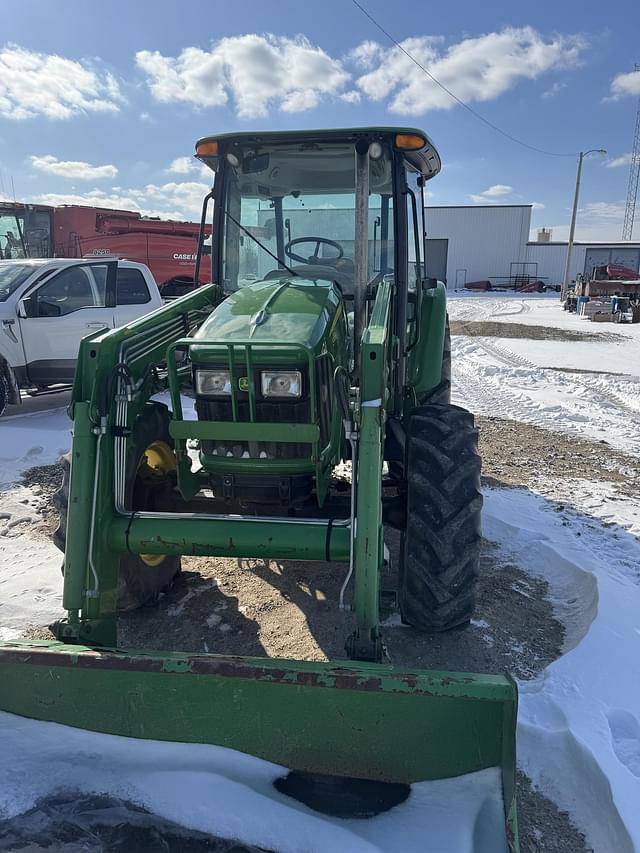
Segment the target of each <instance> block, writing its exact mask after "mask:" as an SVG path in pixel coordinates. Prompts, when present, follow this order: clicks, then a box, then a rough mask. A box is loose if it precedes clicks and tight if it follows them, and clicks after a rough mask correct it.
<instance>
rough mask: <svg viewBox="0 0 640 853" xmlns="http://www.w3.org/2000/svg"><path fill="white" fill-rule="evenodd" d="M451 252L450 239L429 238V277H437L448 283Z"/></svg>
mask: <svg viewBox="0 0 640 853" xmlns="http://www.w3.org/2000/svg"><path fill="white" fill-rule="evenodd" d="M448 253H449V241H448V240H440V239H437V240H436V239H433V240H430V239H427V265H426V266H427V277H428V278H437V279H438V281H443V282H444V283H445V284H446V283H447V255H448Z"/></svg>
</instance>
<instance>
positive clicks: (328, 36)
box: [0, 0, 640, 239]
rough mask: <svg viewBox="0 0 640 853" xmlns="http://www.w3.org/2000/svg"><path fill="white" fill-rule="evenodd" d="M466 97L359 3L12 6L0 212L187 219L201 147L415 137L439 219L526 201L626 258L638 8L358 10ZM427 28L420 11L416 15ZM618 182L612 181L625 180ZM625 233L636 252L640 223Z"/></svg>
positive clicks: (159, 1) (562, 228)
mask: <svg viewBox="0 0 640 853" xmlns="http://www.w3.org/2000/svg"><path fill="white" fill-rule="evenodd" d="M362 2H363V5H365V6H366V8H367V9H368V10H369V12H370V13H371V14H372V15H374V16H375V17H376V18H377V19H378V21H379V22H380V23H381V24H382V25H383V26H384V27H385V28H386V29H387V30H389V31H390V32H391V33H392V34H393V36H394V37H395V38H396V39H397V40H398V41H400V42H402V44H403V45H404V46H405V47H406V48H407V49H408V50H409V51H410V52H411V53H412V55H414V56H416V58H418V59H419V60H420V61H421V62H423V64H425V65H427V66H428V67H429V68H430V70H432V71H433V73H434V74H435V75H436V76H437V77H439V79H441V80H442V81H443V82H444V83H446V85H447V86H448V87H449V88H450V89H451V90H452V91H453V92H455V93H456V94H457V95H458V96H459V97H461V98H462V99H464V100H465V101H467V102H468V103H469V104H471V105H472V106H473V108H474V109H476V110H477V111H479V112H481V113H482V114H483V115H484V116H485V117H486V118H487V119H489V120H490V121H492V122H494V123H495V124H498V125H499V126H501V127H503V128H504V129H505V130H507V131H508V132H510V133H512V134H513V135H515V136H518V137H520V138H521V139H524V140H525V141H527V142H529V143H531V144H533V145H535V146H539V147H540V148H544V149H547V150H551V151H554V152H559V153H569V154H571V155H573V156H569V157H552V156H544V155H541V154H537V153H535V152H533V151H529V150H527V149H526V148H523V147H521V146H519V145H516V144H514V143H513V142H510V141H509V140H507V139H505V138H504V137H502V136H500V135H499V134H497V133H495V132H494V131H493V130H491V129H489V128H488V127H486V126H485V125H483V124H482V123H481V122H479V121H478V120H477V119H476V118H475V117H473V116H472V115H470V114H469V113H468V112H467V111H466V110H464V109H463V108H461V107H460V106H457V105H455V104H453V103H452V101H451V100H450V99H449V97H448V96H446V95H445V94H444V93H443V92H442V91H441V90H440V89H438V88H437V87H436V86H435V85H434V84H433V83H431V82H430V80H429V79H428V78H427V77H426V76H425V75H424V74H423V73H422V72H420V71H419V70H418V69H417V68H415V66H412V65H411V63H410V62H409V61H408V60H407V59H406V57H404V56H403V55H402V54H400V53H399V52H398V51H397V49H396V48H394V47H393V45H391V44H390V43H389V42H388V41H387V40H386V39H385V37H384V36H383V35H382V33H380V32H379V31H378V30H376V29H375V27H374V26H373V24H372V23H371V22H370V21H369V20H367V19H366V17H364V16H363V14H362V12H360V11H359V10H358V9H357V8H356V7H355V6H354V5H353V3H351V2H350V0H324V2H322V3H311V2H303V0H276V2H270V3H265V2H259V3H258V2H253V0H247V2H245V3H243V4H240V3H233V2H228V3H220V2H217V0H216V1H215V2H208V3H203V2H197V0H192V2H190V3H189V4H179V3H170V2H167V1H166V0H155V2H153V3H152V2H150V0H148V2H137V3H136V2H131V0H127V2H123V0H111V2H109V3H108V4H107V5H105V4H98V3H97V2H88V0H84V2H77V0H65V3H64V4H59V3H51V2H50V0H48V2H40V0H22V2H21V3H8V2H7V0H5V2H4V3H3V4H2V7H3V11H2V18H1V19H2V27H1V29H0V197H1V196H5V197H8V196H9V195H10V186H11V183H10V178H11V177H13V180H14V184H15V188H16V197H17V198H18V199H20V200H42V201H45V202H47V201H48V202H51V203H63V202H64V201H71V202H76V203H80V202H81V201H82V200H85V201H87V202H89V203H100V204H103V205H105V206H123V207H129V208H134V209H140V210H142V211H145V212H149V213H153V214H160V215H173V216H185V217H189V218H191V217H195V216H196V215H197V212H198V208H199V204H200V197H201V195H202V193H203V191H204V188H205V184H204V178H203V175H202V173H201V170H200V169H199V167H198V166H197V165H196V164H195V162H194V161H191V160H190V159H184V158H190V155H191V154H192V151H193V144H194V141H195V140H196V139H197V138H198V137H199V136H203V135H207V134H212V133H216V132H225V131H230V130H234V129H255V128H287V127H290V128H294V127H323V126H349V125H367V124H385V125H386V124H399V125H406V124H410V125H416V126H418V127H422V128H424V129H425V130H426V131H427V132H428V133H429V134H430V136H431V137H432V138H433V140H434V141H435V142H436V145H437V146H438V148H439V150H440V153H441V156H442V159H443V163H444V169H443V172H442V174H441V175H440V176H439V177H438V178H437V179H436V180H435V181H433V182H432V183H431V185H430V189H431V191H432V196H431V199H430V201H431V203H433V204H477V203H496V202H497V203H529V202H535V203H536V208H535V209H534V211H533V215H534V218H533V223H534V226H536V227H538V226H542V225H545V226H548V227H552V228H553V229H554V238H556V239H562V238H566V234H567V230H568V229H567V227H566V226H567V222H568V219H569V208H570V205H571V202H572V194H573V186H574V181H575V153H576V152H578V151H579V150H580V149H582V150H586V149H588V148H600V147H603V148H606V149H607V150H608V152H609V153H608V156H607V158H600V157H597V156H594V157H592V158H589V160H588V161H587V162H585V168H584V172H583V189H582V195H581V205H580V207H581V209H580V215H579V222H578V229H577V236H578V237H579V238H580V237H582V238H584V239H619V238H620V233H621V223H622V215H623V209H624V200H625V198H626V188H627V179H628V171H629V167H628V164H627V163H626V162H625V155H627V157H628V154H629V152H630V150H631V143H632V134H633V128H634V121H635V110H636V105H637V101H638V96H640V72H638V73H635V74H634V73H630V72H633V67H634V61H637V62H640V47H639V46H638V33H639V32H640V4H638V3H631V2H629V0H626V2H620V0H610V2H608V3H606V4H603V3H601V2H600V1H599V0H598V2H594V0H585V2H581V3H575V2H564V3H562V2H557V0H556V2H554V3H551V2H546V0H539V2H538V3H535V4H533V3H527V4H524V3H518V4H515V3H513V2H510V3H506V2H491V0H484V2H483V3H477V2H473V3H472V2H466V0H465V2H457V3H444V4H443V3H438V4H432V5H431V4H426V3H423V4H398V3H388V2H382V0H362ZM416 9H421V11H420V12H419V14H416V13H415V12H416ZM617 163H620V165H617ZM637 220H638V221H637V224H636V228H635V231H634V236H635V237H636V239H640V209H639V214H638V217H637Z"/></svg>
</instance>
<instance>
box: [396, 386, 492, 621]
mask: <svg viewBox="0 0 640 853" xmlns="http://www.w3.org/2000/svg"><path fill="white" fill-rule="evenodd" d="M406 471H407V478H406V485H407V516H406V517H407V521H406V528H405V531H404V534H403V537H402V538H403V541H402V552H401V561H400V578H399V600H400V612H401V615H402V619H403V621H404V622H405V623H407V624H409V625H412V626H413V627H414V628H417V629H419V630H421V631H431V632H436V631H446V630H449V629H450V628H455V627H457V626H460V625H464V624H466V623H468V622H469V620H470V619H471V617H472V615H473V609H474V604H475V587H476V578H477V573H478V562H479V557H480V540H481V533H480V514H481V510H482V494H481V492H480V456H479V455H478V430H477V429H476V427H475V425H474V420H473V415H472V414H471V413H470V412H467V411H466V410H465V409H462V408H460V407H459V406H452V405H446V404H444V405H443V404H438V403H433V404H429V405H425V406H419V407H418V408H417V409H415V410H414V411H413V413H412V414H411V416H410V418H409V424H408V433H407V460H406Z"/></svg>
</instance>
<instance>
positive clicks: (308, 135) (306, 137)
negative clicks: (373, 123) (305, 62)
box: [196, 127, 442, 180]
mask: <svg viewBox="0 0 640 853" xmlns="http://www.w3.org/2000/svg"><path fill="white" fill-rule="evenodd" d="M399 134H402V135H411V136H421V137H422V138H423V139H424V146H423V147H422V148H419V149H417V150H412V151H411V150H405V151H404V152H403V153H404V156H405V159H406V160H407V161H408V162H409V163H410V164H411V165H412V166H413V167H414V168H415V169H417V170H418V171H419V172H420V173H421V174H423V175H424V176H425V178H426V179H427V180H428V179H429V178H433V177H435V176H436V175H437V174H438V172H439V171H440V168H441V165H442V164H441V161H440V155H439V154H438V151H437V150H436V147H435V145H434V144H433V142H432V141H431V139H429V137H428V136H427V134H426V133H425V132H424V131H423V130H419V129H418V128H414V127H343V128H330V129H319V130H267V131H243V132H240V133H218V134H215V135H212V136H203V137H202V138H201V139H198V141H197V142H196V149H197V147H198V146H199V145H201V144H202V143H205V142H217V143H219V144H221V147H222V148H226V147H228V146H232V145H238V144H239V145H246V144H253V145H277V144H285V143H293V144H295V143H296V142H353V143H355V142H356V141H357V140H358V139H361V138H362V137H365V138H368V139H369V140H370V141H371V142H374V141H376V140H379V141H384V142H388V143H391V145H392V146H393V144H394V140H395V137H396V136H397V135H399ZM196 156H197V155H196ZM199 159H203V160H204V161H205V162H206V158H204V157H203V158H199Z"/></svg>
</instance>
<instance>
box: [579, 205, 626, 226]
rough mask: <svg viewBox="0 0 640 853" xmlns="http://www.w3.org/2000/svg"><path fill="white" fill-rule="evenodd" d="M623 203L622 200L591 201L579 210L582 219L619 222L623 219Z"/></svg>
mask: <svg viewBox="0 0 640 853" xmlns="http://www.w3.org/2000/svg"><path fill="white" fill-rule="evenodd" d="M624 210H625V203H624V202H623V201H616V202H612V201H593V202H589V204H586V205H585V206H584V208H581V210H580V216H581V217H582V218H583V219H588V220H592V221H599V222H603V223H610V222H619V223H620V225H622V220H623V219H624Z"/></svg>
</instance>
